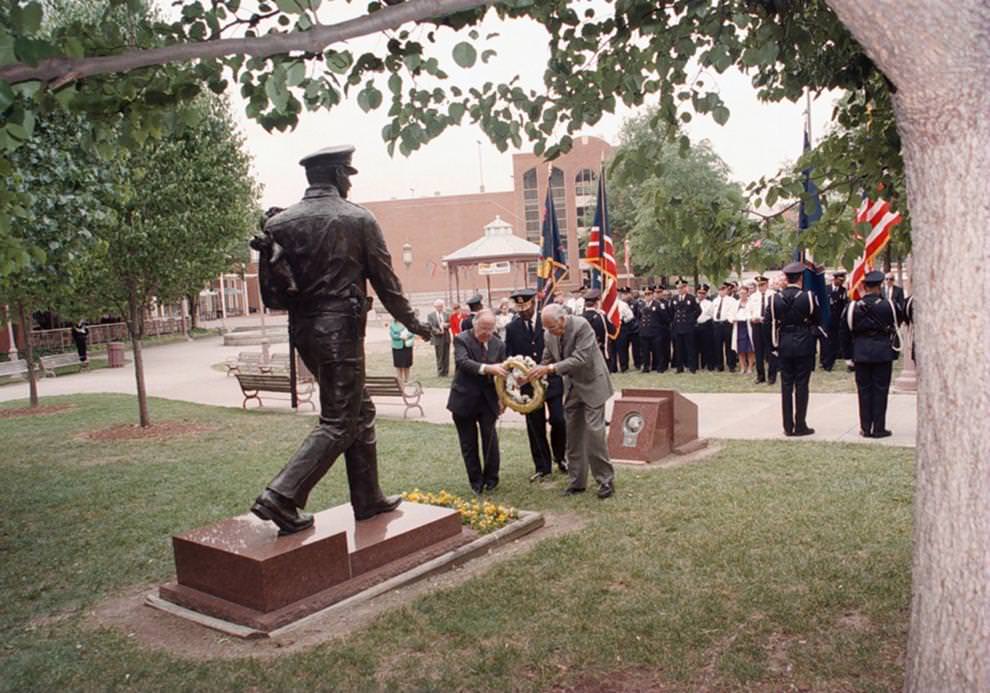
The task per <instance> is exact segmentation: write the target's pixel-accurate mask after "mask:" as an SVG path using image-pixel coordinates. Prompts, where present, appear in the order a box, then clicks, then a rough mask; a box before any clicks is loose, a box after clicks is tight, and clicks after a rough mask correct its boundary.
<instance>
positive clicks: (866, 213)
mask: <svg viewBox="0 0 990 693" xmlns="http://www.w3.org/2000/svg"><path fill="white" fill-rule="evenodd" d="M900 221H901V213H900V212H893V211H891V209H890V202H888V201H887V200H880V199H878V200H871V199H870V198H869V197H867V196H864V197H863V204H861V205H860V206H859V209H858V210H856V223H857V224H867V223H868V224H869V225H870V235H868V236H867V237H866V245H865V247H864V248H863V257H861V258H860V259H859V260H857V261H856V264H855V265H854V266H853V271H852V276H851V278H850V282H849V295H850V296H852V299H853V300H854V301H858V300H859V299H861V298H862V297H863V279H864V278H865V277H866V273H867V272H869V271H870V270H872V269H873V265H874V260H875V258H876V257H877V255H879V254H880V251H882V250H883V249H884V248H885V247H886V246H887V243H889V242H890V230H891V229H892V228H894V226H896V225H897V224H898V223H899V222H900Z"/></svg>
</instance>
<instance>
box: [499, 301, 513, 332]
mask: <svg viewBox="0 0 990 693" xmlns="http://www.w3.org/2000/svg"><path fill="white" fill-rule="evenodd" d="M510 322H512V311H511V310H510V309H509V299H507V298H504V299H502V302H501V303H500V304H499V306H498V313H496V314H495V334H496V335H498V338H499V339H500V340H502V341H503V342H504V341H505V327H506V325H508V324H509V323H510Z"/></svg>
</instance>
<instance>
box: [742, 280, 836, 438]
mask: <svg viewBox="0 0 990 693" xmlns="http://www.w3.org/2000/svg"><path fill="white" fill-rule="evenodd" d="M784 274H785V275H786V278H787V284H786V286H785V287H784V289H783V290H782V291H780V292H778V293H776V294H775V295H774V296H773V297H772V298H771V299H770V308H769V311H768V313H769V318H770V323H769V324H770V329H771V339H772V342H771V344H772V346H773V350H774V351H776V352H777V355H778V358H779V363H780V396H781V412H782V413H783V416H784V433H785V434H786V435H788V436H808V435H811V434H812V433H814V432H815V430H814V429H813V428H808V422H807V415H808V382H809V381H810V380H811V371H813V370H814V369H815V352H816V350H817V348H818V335H819V329H818V326H819V325H820V324H821V309H820V308H819V306H818V299H816V298H815V294H814V293H812V292H811V291H804V290H803V289H802V288H801V286H802V276H803V275H804V265H803V264H802V263H800V262H792V263H791V264H789V265H787V266H786V267H784ZM750 300H751V301H752V300H753V299H750Z"/></svg>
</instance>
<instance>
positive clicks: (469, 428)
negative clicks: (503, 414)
mask: <svg viewBox="0 0 990 693" xmlns="http://www.w3.org/2000/svg"><path fill="white" fill-rule="evenodd" d="M496 421H497V417H496V416H495V414H493V413H492V412H490V411H487V410H485V411H482V412H479V413H478V415H477V416H458V415H456V414H454V426H456V427H457V439H458V441H459V442H460V444H461V457H463V458H464V467H465V469H467V475H468V482H469V483H470V484H471V488H473V489H474V490H475V491H479V490H481V487H482V486H483V485H484V483H485V482H492V483H496V482H498V467H499V453H498V433H497V432H496V431H495V422H496ZM479 433H480V434H481V449H480V451H483V455H482V454H479V452H480V451H479V448H478V434H479ZM482 456H483V457H484V460H485V466H484V467H482V466H481V459H482Z"/></svg>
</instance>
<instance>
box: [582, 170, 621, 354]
mask: <svg viewBox="0 0 990 693" xmlns="http://www.w3.org/2000/svg"><path fill="white" fill-rule="evenodd" d="M587 260H588V264H590V265H593V266H594V267H596V268H597V271H599V272H601V276H602V285H603V288H602V312H603V313H605V322H606V324H607V325H608V326H609V337H610V338H612V339H615V338H616V337H618V336H619V330H620V329H621V327H622V318H621V316H620V315H619V284H618V278H617V275H618V273H619V268H618V266H617V265H616V263H615V246H613V245H612V237H611V235H610V234H609V228H608V200H607V199H606V196H605V166H604V164H603V165H602V168H601V172H600V173H599V175H598V202H597V203H596V204H595V220H594V222H593V223H592V226H591V233H590V234H589V235H588V254H587ZM592 272H595V270H592Z"/></svg>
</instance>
